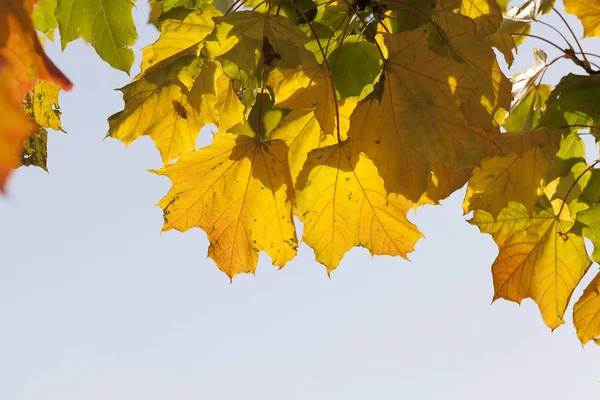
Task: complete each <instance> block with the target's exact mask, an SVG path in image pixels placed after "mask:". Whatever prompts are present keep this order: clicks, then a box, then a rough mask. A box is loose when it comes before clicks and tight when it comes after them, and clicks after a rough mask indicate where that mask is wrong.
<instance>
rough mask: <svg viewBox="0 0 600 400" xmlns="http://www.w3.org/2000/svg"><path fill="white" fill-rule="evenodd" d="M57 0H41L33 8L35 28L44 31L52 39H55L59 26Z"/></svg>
mask: <svg viewBox="0 0 600 400" xmlns="http://www.w3.org/2000/svg"><path fill="white" fill-rule="evenodd" d="M56 4H57V0H40V2H39V3H38V5H37V7H35V10H33V16H32V18H33V25H34V26H35V29H37V30H38V31H40V32H42V33H43V34H44V35H46V36H47V37H48V39H50V40H54V30H55V29H56V28H58V21H56V17H55V15H54V13H55V12H56Z"/></svg>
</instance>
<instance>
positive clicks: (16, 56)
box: [0, 0, 72, 190]
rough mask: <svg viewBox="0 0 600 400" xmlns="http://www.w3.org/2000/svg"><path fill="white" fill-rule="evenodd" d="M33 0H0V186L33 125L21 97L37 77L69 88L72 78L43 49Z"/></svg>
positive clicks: (16, 162)
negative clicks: (25, 111)
mask: <svg viewBox="0 0 600 400" xmlns="http://www.w3.org/2000/svg"><path fill="white" fill-rule="evenodd" d="M34 3H35V1H31V0H4V1H2V2H0V105H1V108H2V110H3V116H2V118H1V119H2V122H1V123H0V190H3V189H4V186H5V183H6V180H7V178H8V175H9V174H10V172H11V171H12V170H13V169H14V168H16V167H18V166H19V165H20V159H21V152H22V149H23V142H24V140H25V138H26V137H27V136H28V135H29V134H30V133H32V132H33V130H34V129H35V128H34V127H33V126H32V124H30V123H29V121H28V118H27V117H26V116H25V114H24V111H23V110H22V109H21V102H22V101H23V98H24V97H25V95H26V94H27V92H29V91H30V90H31V89H33V87H34V86H35V85H36V83H37V82H38V80H46V81H49V82H54V83H56V84H58V85H59V86H61V87H62V88H64V89H66V90H68V89H70V88H71V86H72V84H71V82H70V81H69V80H68V79H67V78H66V77H65V76H64V75H63V74H62V73H61V72H60V71H59V69H58V68H57V67H56V66H55V65H54V64H53V63H52V61H50V59H49V58H48V57H47V56H46V54H45V53H44V50H43V49H42V45H41V44H40V42H39V40H38V38H37V34H36V32H35V29H34V27H33V23H32V21H31V14H32V10H33V5H34Z"/></svg>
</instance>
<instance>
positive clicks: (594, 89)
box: [542, 74, 600, 131]
mask: <svg viewBox="0 0 600 400" xmlns="http://www.w3.org/2000/svg"><path fill="white" fill-rule="evenodd" d="M546 107H547V111H546V116H545V118H544V120H543V122H542V125H544V126H548V127H552V128H559V127H563V126H567V125H598V124H599V123H600V75H575V74H569V75H567V76H565V77H564V78H562V79H561V80H560V82H559V83H558V85H556V87H555V88H554V90H553V91H552V93H550V97H549V98H548V101H547V102H546ZM580 129H583V127H573V128H572V130H575V131H577V130H580Z"/></svg>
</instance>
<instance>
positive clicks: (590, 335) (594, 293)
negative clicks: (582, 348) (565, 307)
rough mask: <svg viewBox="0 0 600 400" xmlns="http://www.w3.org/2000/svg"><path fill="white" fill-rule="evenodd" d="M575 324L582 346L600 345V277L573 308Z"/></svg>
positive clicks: (596, 278)
mask: <svg viewBox="0 0 600 400" xmlns="http://www.w3.org/2000/svg"><path fill="white" fill-rule="evenodd" d="M573 324H574V325H575V329H577V337H578V338H579V340H580V341H581V344H586V343H587V342H589V341H590V340H593V341H594V342H595V343H596V344H598V345H600V275H596V277H595V278H594V279H593V280H592V281H591V282H590V284H589V285H588V286H587V287H586V288H585V290H584V291H583V294H582V295H581V297H580V298H579V300H578V301H577V303H575V306H574V307H573Z"/></svg>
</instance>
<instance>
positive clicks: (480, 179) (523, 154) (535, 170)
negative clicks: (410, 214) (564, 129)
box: [463, 128, 561, 217]
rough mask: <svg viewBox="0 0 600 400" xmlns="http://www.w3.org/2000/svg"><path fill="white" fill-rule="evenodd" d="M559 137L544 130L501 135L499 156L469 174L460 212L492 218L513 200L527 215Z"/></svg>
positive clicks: (538, 193) (542, 183)
mask: <svg viewBox="0 0 600 400" xmlns="http://www.w3.org/2000/svg"><path fill="white" fill-rule="evenodd" d="M560 138H561V131H560V130H557V129H547V128H541V129H534V130H528V131H521V132H511V133H507V134H505V135H502V137H501V140H500V141H499V142H500V147H501V149H502V150H501V152H502V155H499V156H495V157H492V158H488V159H484V160H483V161H482V163H481V167H476V168H475V170H474V171H473V177H472V178H471V179H470V180H469V186H468V187H467V193H466V195H465V200H464V202H463V210H464V212H465V213H468V212H470V211H473V210H476V209H480V210H485V211H487V212H489V213H490V214H492V215H493V216H494V217H495V216H497V215H498V214H499V213H500V211H501V210H502V209H503V208H504V207H506V206H507V205H508V203H509V202H510V201H516V202H519V203H521V204H523V205H524V206H525V208H527V210H528V211H529V213H530V215H531V213H533V208H534V206H535V203H536V202H537V200H538V198H539V196H540V195H541V194H542V192H543V189H544V187H545V185H546V183H547V182H546V175H547V174H548V172H549V171H550V169H551V168H552V167H553V165H554V163H553V159H554V155H555V154H556V152H557V151H558V149H559V146H560Z"/></svg>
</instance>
